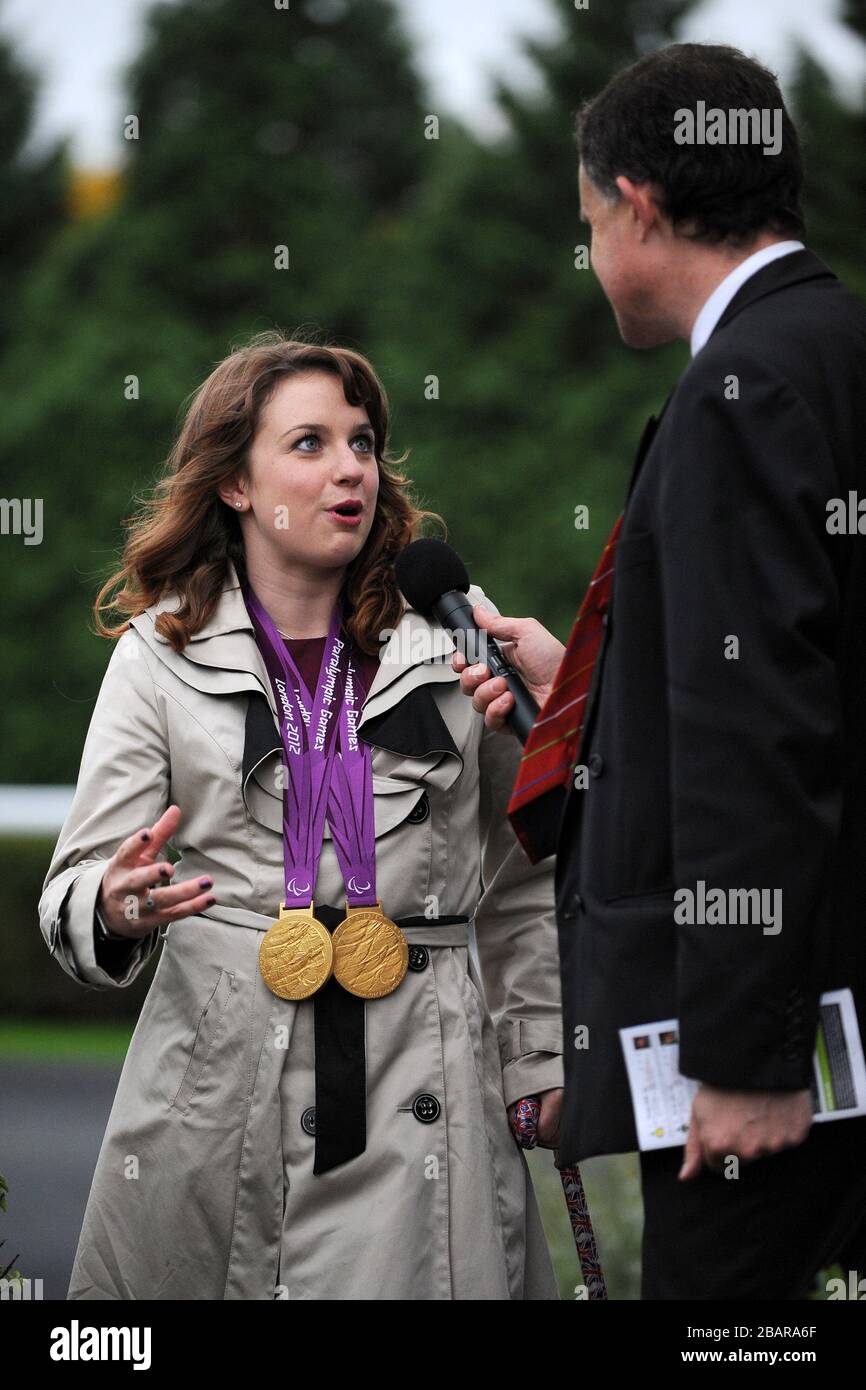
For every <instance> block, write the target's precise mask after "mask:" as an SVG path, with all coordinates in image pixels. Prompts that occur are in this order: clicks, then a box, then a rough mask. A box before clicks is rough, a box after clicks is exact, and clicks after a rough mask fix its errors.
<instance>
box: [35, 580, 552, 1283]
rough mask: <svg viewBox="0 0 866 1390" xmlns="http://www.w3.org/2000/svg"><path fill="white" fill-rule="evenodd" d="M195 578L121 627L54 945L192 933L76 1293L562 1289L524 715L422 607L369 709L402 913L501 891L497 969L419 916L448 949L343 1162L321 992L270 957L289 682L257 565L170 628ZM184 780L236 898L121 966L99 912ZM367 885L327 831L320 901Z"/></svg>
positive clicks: (102, 973) (490, 942)
mask: <svg viewBox="0 0 866 1390" xmlns="http://www.w3.org/2000/svg"><path fill="white" fill-rule="evenodd" d="M470 596H471V597H472V599H473V602H477V601H478V600H480V599H482V598H484V597H485V596H484V594H483V592H482V590H481V589H479V588H478V587H477V586H473V587H472V589H471V590H470ZM177 602H178V599H177V595H176V594H171V595H167V596H165V597H164V598H163V599H162V600H160V602H159V603H157V604H155V605H153V606H151V607H150V608H148V609H147V610H146V611H145V612H144V613H142V614H141V615H139V616H138V617H136V618H134V619H132V620H131V626H130V628H129V630H128V631H127V632H125V633H124V634H123V636H122V637H121V638H120V639H119V641H117V643H116V644H115V647H114V650H113V652H112V655H111V659H110V661H109V663H108V667H107V669H106V672H105V676H104V678H103V682H102V686H101V689H100V691H99V695H98V698H97V700H96V705H95V708H94V712H93V717H92V720H91V724H90V728H89V731H88V735H87V739H86V742H85V746H84V751H83V754H82V760H81V768H80V773H79V779H78V784H77V789H76V792H75V797H74V800H73V803H72V806H71V809H70V811H69V814H68V816H67V818H66V821H65V823H64V825H63V829H62V831H61V834H60V837H59V840H58V843H57V847H56V849H55V852H54V855H53V858H52V860H51V864H50V867H49V869H48V873H47V876H46V879H45V883H44V888H43V891H42V896H41V898H40V902H39V918H40V926H41V930H42V933H43V935H44V937H45V940H46V942H47V944H48V947H49V949H50V951H51V952H52V954H53V955H54V956H55V957H56V958H57V960H58V962H59V964H60V965H61V966H62V967H63V969H64V970H65V971H67V972H68V973H69V974H70V975H72V976H73V978H75V979H76V980H78V981H80V982H81V983H82V984H83V985H85V986H89V987H95V988H112V987H115V988H116V987H118V986H124V985H127V984H129V983H130V982H131V981H132V980H133V979H134V978H135V976H136V974H137V973H138V971H139V970H140V969H141V968H142V966H143V964H144V962H145V961H146V960H147V958H148V957H149V956H150V954H151V952H152V951H154V950H155V949H156V948H157V943H158V941H159V940H161V941H162V942H163V943H164V944H163V946H162V953H161V956H160V959H159V963H158V966H157V970H156V973H155V975H154V978H153V981H152V984H151V987H150V990H149V993H148V995H147V998H146V1000H145V1002H144V1005H143V1008H142V1011H141V1014H140V1017H139V1020H138V1023H137V1026H136V1028H135V1032H134V1034H133V1036H132V1040H131V1042H130V1045H129V1050H128V1052H127V1056H126V1060H125V1063H124V1066H123V1070H122V1073H121V1076H120V1081H119V1084H118V1089H117V1093H116V1097H115V1100H114V1104H113V1107H112V1110H111V1113H110V1116H109V1120H108V1126H107V1129H106V1133H105V1137H104V1139H103V1143H102V1147H101V1150H100V1153H99V1158H98V1162H97V1167H96V1172H95V1175H94V1178H93V1184H92V1187H91V1191H90V1196H89V1200H88V1203H87V1208H86V1212H85V1217H84V1223H83V1227H82V1231H81V1236H80V1240H79V1243H78V1249H77V1252H76V1256H75V1264H74V1268H73V1272H72V1278H71V1282H70V1287H69V1295H68V1296H69V1298H70V1299H269V1300H270V1299H275V1298H295V1299H524V1298H531V1299H556V1298H558V1297H559V1294H558V1289H557V1284H556V1280H555V1278H554V1273H553V1268H552V1265H551V1261H550V1256H549V1253H548V1249H547V1244H546V1241H545V1237H544V1233H543V1230H542V1226H541V1222H540V1219H539V1214H538V1209H537V1206H536V1202H535V1197H534V1194H533V1191H532V1186H531V1183H530V1180H529V1174H528V1169H527V1165H526V1160H525V1158H524V1155H523V1153H522V1152H521V1150H520V1149H519V1148H518V1147H517V1144H516V1143H515V1140H514V1139H513V1137H512V1135H511V1132H510V1128H509V1124H508V1117H507V1114H506V1105H508V1104H510V1102H511V1101H513V1100H515V1099H517V1098H518V1097H520V1096H522V1095H525V1094H527V1093H531V1092H533V1091H537V1090H542V1089H546V1088H548V1087H553V1086H561V1085H562V1057H561V1052H562V1019H561V1008H560V983H559V969H558V951H557V937H556V925H555V914H554V885H553V867H554V860H553V859H552V858H550V859H548V860H546V861H544V862H543V863H542V864H540V865H536V866H535V867H533V866H531V865H530V864H529V862H528V860H527V859H526V857H525V855H524V854H523V852H522V850H521V848H520V846H519V844H518V842H517V839H516V837H515V835H514V832H513V830H512V828H511V825H510V823H509V821H508V819H507V817H506V813H505V808H506V805H507V801H508V797H509V794H510V790H511V787H512V784H513V780H514V776H515V770H516V764H517V761H518V758H519V751H520V750H519V745H518V744H517V741H516V740H515V739H513V738H510V737H503V736H502V735H499V734H491V733H490V732H489V731H487V730H486V729H485V727H484V721H483V718H482V716H481V715H479V714H477V713H476V712H475V711H474V710H473V709H472V705H471V701H469V700H468V699H467V698H466V697H465V696H464V695H463V694H462V693H461V692H460V688H459V678H458V676H457V674H456V673H455V672H454V671H453V670H452V667H451V662H450V654H451V652H452V651H453V644H452V643H451V641H450V639H449V638H448V637H447V635H446V634H445V633H444V631H443V630H442V629H441V628H440V627H439V626H438V625H436V624H434V623H430V622H429V621H428V620H427V619H425V618H423V617H422V616H421V615H420V614H418V613H417V612H416V611H415V610H413V609H411V608H406V610H405V611H404V614H403V617H402V619H401V621H400V624H399V625H398V627H397V628H396V629H395V630H394V633H393V634H392V636H391V637H390V639H389V641H388V642H387V644H386V645H384V646H383V648H382V652H381V656H380V665H379V669H378V671H377V673H376V677H375V680H374V681H373V684H372V686H371V688H370V690H369V693H368V696H367V699H366V702H365V704H364V707H363V711H362V717H361V719H360V721H359V724H358V729H359V733H360V735H361V737H362V738H365V739H366V740H367V741H368V742H371V743H372V744H373V775H374V793H375V821H376V868H377V888H378V892H379V896H380V897H381V899H382V901H383V905H384V908H385V911H386V912H387V913H388V915H389V916H391V917H392V918H399V917H402V916H410V915H415V914H426V916H428V917H430V916H433V915H436V916H446V915H457V916H465V917H467V918H469V919H471V921H472V923H473V924H474V934H475V943H476V946H477V952H478V961H479V963H480V968H481V978H479V975H478V971H477V969H476V965H475V962H474V960H473V957H472V954H471V952H470V949H469V944H468V930H467V927H466V926H459V925H458V926H454V925H451V926H444V925H441V924H440V925H439V926H437V924H436V923H435V922H430V924H429V925H428V926H414V927H410V928H407V931H406V935H407V936H408V938H409V941H410V946H411V945H413V944H414V945H423V946H425V947H426V950H425V951H424V952H421V953H420V957H421V959H422V960H423V959H424V957H426V965H425V966H424V968H420V969H415V970H410V971H409V972H408V973H407V975H406V976H405V978H404V980H403V981H402V983H401V984H400V986H398V988H397V989H396V990H395V991H394V992H393V993H392V994H390V995H388V996H386V997H385V998H383V999H378V1000H372V1001H368V1002H367V1004H366V1005H365V1010H366V1044H365V1046H366V1069H367V1143H366V1149H365V1150H364V1152H363V1153H361V1154H360V1155H359V1156H358V1157H356V1158H354V1159H351V1160H350V1161H349V1162H346V1163H342V1164H340V1165H339V1166H337V1167H335V1168H333V1169H332V1170H330V1171H328V1172H325V1173H320V1174H317V1175H314V1174H313V1149H314V1143H315V1141H314V1138H313V1137H311V1135H310V1133H308V1132H307V1127H305V1126H304V1124H302V1117H304V1116H305V1115H306V1116H309V1114H310V1111H311V1108H312V1107H314V1106H315V1100H316V1096H315V1085H314V1081H315V1072H314V1059H315V1049H314V1035H313V1001H312V1000H311V999H310V1000H305V1001H303V1002H300V1003H294V1002H290V1001H287V1000H284V999H280V998H278V997H277V996H276V995H273V994H271V992H270V991H269V990H268V988H267V986H266V985H265V984H264V981H263V980H262V978H261V975H260V973H259V970H258V948H259V944H260V942H261V933H262V932H263V931H264V930H265V929H266V928H267V927H268V926H269V925H270V924H271V922H272V921H273V920H274V918H275V917H276V916H277V913H278V908H279V903H280V899H281V896H282V895H283V887H284V883H283V851H282V822H281V817H282V800H281V797H282V792H281V790H280V787H281V782H280V778H279V774H280V773H281V772H282V749H281V745H280V739H279V732H278V725H277V712H276V708H275V705H274V700H273V693H272V688H271V684H270V681H269V679H268V676H267V671H266V669H265V667H264V664H263V662H262V659H261V656H260V654H259V651H258V648H257V646H256V643H255V640H254V637H253V630H252V625H251V623H250V620H249V617H248V614H247V610H246V607H245V605H244V602H243V597H242V594H241V590H240V588H239V585H238V579H237V574H236V572H235V570H234V568H233V567H230V571H229V574H228V577H227V581H226V584H225V587H224V589H223V592H222V594H221V596H220V600H219V603H218V605H217V607H216V609H215V610H214V613H213V615H212V616H211V618H210V620H209V621H208V623H207V624H206V625H205V626H204V627H203V628H202V629H201V630H200V631H199V632H198V633H197V634H196V635H195V636H194V637H193V638H192V640H191V641H190V642H189V644H188V645H187V647H186V648H185V650H184V652H183V653H182V654H177V653H176V652H175V651H174V650H173V649H172V647H171V646H170V645H169V644H168V643H167V642H166V641H165V640H164V639H163V638H161V637H160V636H158V635H157V633H156V631H155V627H154V615H155V614H156V613H157V612H158V611H160V610H161V609H162V608H163V607H169V608H172V607H176V606H177ZM487 602H488V603H489V600H487ZM490 606H491V607H493V606H494V605H492V604H490ZM172 802H176V803H177V804H178V805H179V806H180V808H181V811H182V813H183V819H182V821H181V825H180V828H179V830H178V832H177V836H176V841H175V844H174V847H175V849H177V850H178V851H180V853H181V859H180V862H179V863H178V865H177V868H176V871H175V875H174V877H175V880H176V881H178V882H179V881H180V880H181V879H185V878H187V877H192V876H198V875H201V874H208V875H210V876H211V877H212V878H213V880H214V885H215V886H214V892H215V895H216V897H217V902H216V904H215V905H214V906H213V907H211V908H209V909H207V910H206V911H205V912H204V913H202V914H199V915H196V916H191V917H186V918H183V919H180V920H177V921H175V922H172V923H170V924H169V925H168V927H163V929H162V931H160V929H158V928H157V929H155V930H154V932H153V933H152V934H151V935H150V936H149V937H147V938H144V939H143V940H141V941H139V942H137V943H133V944H132V946H131V948H130V950H131V954H130V956H129V957H128V958H127V959H126V960H125V961H124V963H123V964H122V965H121V966H117V965H115V966H113V967H109V966H108V965H107V962H106V958H105V955H104V948H103V947H102V946H101V945H100V943H99V942H98V941H97V940H96V939H95V937H94V906H95V902H96V898H97V893H98V889H99V884H100V880H101V878H102V875H103V873H104V871H105V863H106V860H107V859H108V858H109V857H110V856H111V855H112V854H113V853H114V852H115V850H116V849H117V847H118V845H119V843H120V842H121V840H123V839H124V838H125V837H126V836H128V835H130V834H131V833H132V832H133V831H135V830H137V829H138V828H139V827H141V826H144V825H147V824H151V823H152V822H153V821H155V820H156V819H157V817H158V816H159V815H160V814H161V813H162V811H163V810H164V809H165V808H166V806H168V805H170V804H171V803H172ZM480 875H481V876H483V885H484V886H483V891H481V885H480V878H479V876H480ZM344 901H345V899H344V886H343V880H342V876H341V874H340V871H339V865H338V861H337V858H336V855H335V853H334V849H333V842H332V840H331V837H330V830H329V829H327V830H326V838H325V840H324V844H323V848H322V855H321V860H320V865H319V872H318V879H317V884H316V892H315V902H316V906H317V908H318V907H319V906H320V905H321V904H332V905H334V907H336V908H340V909H342V908H343V906H344ZM341 915H342V914H341ZM415 955H416V956H418V955H419V953H417V952H416V953H415ZM112 971H113V973H112ZM482 981H483V983H482ZM419 1096H424V1097H427V1100H426V1101H424V1102H422V1105H421V1107H420V1113H417V1107H416V1110H413V1103H414V1102H415V1101H416V1099H417V1097H419ZM430 1097H433V1098H434V1100H435V1104H434V1102H433V1101H431V1100H430V1099H429V1098H430ZM436 1105H438V1107H439V1110H438V1114H437V1115H436V1118H435V1119H434V1120H433V1121H432V1122H427V1121H425V1120H424V1118H423V1116H425V1115H426V1116H428V1118H429V1114H430V1111H431V1109H432V1110H434V1111H435V1109H436ZM425 1106H426V1107H427V1109H426V1110H425V1108H424V1107H425Z"/></svg>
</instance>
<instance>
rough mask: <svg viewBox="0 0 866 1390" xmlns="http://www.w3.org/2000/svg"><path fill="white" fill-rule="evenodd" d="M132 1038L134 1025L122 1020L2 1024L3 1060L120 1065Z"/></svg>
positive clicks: (0, 1052)
mask: <svg viewBox="0 0 866 1390" xmlns="http://www.w3.org/2000/svg"><path fill="white" fill-rule="evenodd" d="M131 1037H132V1026H131V1025H126V1024H121V1023H85V1024H82V1023H51V1022H45V1021H43V1020H42V1019H36V1020H33V1021H24V1020H22V1021H15V1022H12V1023H9V1022H6V1023H0V1060H3V1059H6V1060H8V1059H11V1058H16V1059H21V1058H24V1059H26V1060H27V1061H44V1062H116V1063H118V1064H120V1063H121V1062H122V1061H123V1059H124V1057H125V1056H126V1049H127V1048H128V1046H129V1039H130V1038H131Z"/></svg>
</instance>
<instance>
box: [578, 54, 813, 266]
mask: <svg viewBox="0 0 866 1390" xmlns="http://www.w3.org/2000/svg"><path fill="white" fill-rule="evenodd" d="M699 101H703V102H705V103H706V110H707V111H709V110H710V109H711V108H713V107H717V108H721V109H722V110H723V111H724V112H725V114H726V116H727V112H728V111H729V110H734V109H737V110H742V109H744V108H745V109H750V108H755V109H757V110H759V111H762V110H776V109H779V108H780V109H781V112H782V117H781V121H782V142H781V149H780V150H779V152H778V153H777V154H764V152H763V147H762V144H761V143H748V144H717V145H711V144H677V143H676V141H675V139H674V130H675V127H676V125H677V121H676V119H675V112H676V111H678V110H682V109H683V108H687V109H689V110H691V111H697V103H698V102H699ZM577 139H578V144H579V146H580V158H581V162H582V164H583V168H584V172H585V173H586V174H587V176H588V177H589V178H590V180H591V181H592V183H593V184H594V186H595V187H596V188H597V189H598V191H599V193H601V194H603V195H604V196H605V197H607V198H619V197H621V194H620V191H619V189H618V188H617V186H616V182H615V180H616V178H617V176H618V175H620V174H624V175H625V176H626V178H629V179H631V180H632V182H634V183H647V182H649V183H651V184H652V185H654V186H655V188H656V191H657V194H658V198H659V203H660V206H661V207H662V210H663V211H664V213H665V214H666V216H667V217H669V218H670V220H671V223H672V225H673V227H674V229H675V231H677V232H678V233H680V235H683V236H688V237H691V238H693V239H694V240H697V241H708V242H727V243H729V244H731V245H734V246H740V245H748V244H749V242H751V241H752V240H753V239H754V237H755V236H756V234H758V233H759V232H763V231H771V232H776V233H781V234H784V235H788V236H794V237H798V238H800V239H802V238H803V237H804V236H805V224H804V221H803V213H802V209H801V207H800V190H801V188H802V184H803V164H802V158H801V155H800V145H799V141H798V139H797V132H796V130H795V128H794V124H793V122H792V121H791V118H790V116H789V115H788V112H787V109H786V107H785V103H784V101H783V100H782V93H781V91H780V90H779V84H778V82H777V81H776V78H775V77H774V75H773V74H772V73H771V72H770V71H769V70H768V69H767V68H764V67H762V66H761V64H760V63H757V62H755V61H754V59H752V58H747V57H746V55H745V54H744V53H741V52H740V51H739V49H736V48H728V47H727V46H725V45H722V44H704V43H675V44H671V45H669V46H668V47H666V48H660V49H658V50H657V51H656V52H655V53H650V54H648V55H647V56H646V57H644V58H641V59H639V61H638V62H636V63H633V64H632V66H631V67H628V68H626V69H625V70H624V71H623V72H619V73H617V74H616V76H615V77H613V78H611V80H610V82H608V84H607V86H606V87H605V88H604V89H603V90H602V91H601V92H599V94H598V96H596V97H594V98H593V99H592V100H591V101H587V102H584V104H583V106H582V107H581V108H580V112H579V114H578V120H577Z"/></svg>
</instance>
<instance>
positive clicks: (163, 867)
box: [96, 806, 216, 940]
mask: <svg viewBox="0 0 866 1390" xmlns="http://www.w3.org/2000/svg"><path fill="white" fill-rule="evenodd" d="M180 820H181V810H180V807H179V806H169V807H168V808H167V809H166V810H165V811H163V813H162V815H161V816H160V817H159V820H157V821H155V822H154V824H153V825H151V826H146V827H145V828H143V829H141V830H137V831H136V832H135V834H134V835H130V836H128V838H127V839H125V840H124V841H123V843H122V844H121V845H120V847H119V848H118V850H117V852H116V853H115V854H114V855H113V856H112V858H111V859H109V861H108V868H107V869H106V870H105V873H104V874H103V876H102V882H101V884H100V886H99V897H98V899H97V903H96V905H97V907H98V908H99V911H100V913H101V914H102V917H103V918H104V920H105V924H106V926H107V927H108V928H109V930H110V931H113V932H116V933H117V935H118V936H128V937H131V938H132V939H133V940H137V939H138V938H139V937H142V936H148V935H149V934H150V932H152V931H153V929H154V927H157V926H159V925H160V924H161V923H162V922H172V921H174V919H175V918H176V917H189V916H191V915H192V914H193V913H196V912H201V910H202V908H204V907H209V906H210V905H211V903H215V902H216V898H215V897H213V895H212V893H211V891H210V890H211V889H212V888H213V880H212V879H209V878H188V879H184V881H183V882H182V883H172V882H171V876H172V874H173V873H174V865H173V864H172V863H171V862H170V861H169V860H167V859H160V858H159V856H160V854H161V852H162V849H163V847H164V845H165V843H166V841H167V840H170V839H171V837H172V835H173V834H174V833H175V831H176V830H177V827H178V826H179V825H180ZM158 885H159V886H158ZM203 889H204V890H205V891H202V890H203ZM148 893H150V894H151V895H152V897H153V901H154V907H153V909H152V910H151V911H148V910H147V909H146V908H145V905H144V904H145V899H146V897H147V895H148Z"/></svg>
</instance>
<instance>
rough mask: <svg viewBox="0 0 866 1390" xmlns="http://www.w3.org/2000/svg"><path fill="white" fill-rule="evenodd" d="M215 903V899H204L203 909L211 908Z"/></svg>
mask: <svg viewBox="0 0 866 1390" xmlns="http://www.w3.org/2000/svg"><path fill="white" fill-rule="evenodd" d="M215 902H216V898H206V899H205V907H213V905H214V903H215Z"/></svg>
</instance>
